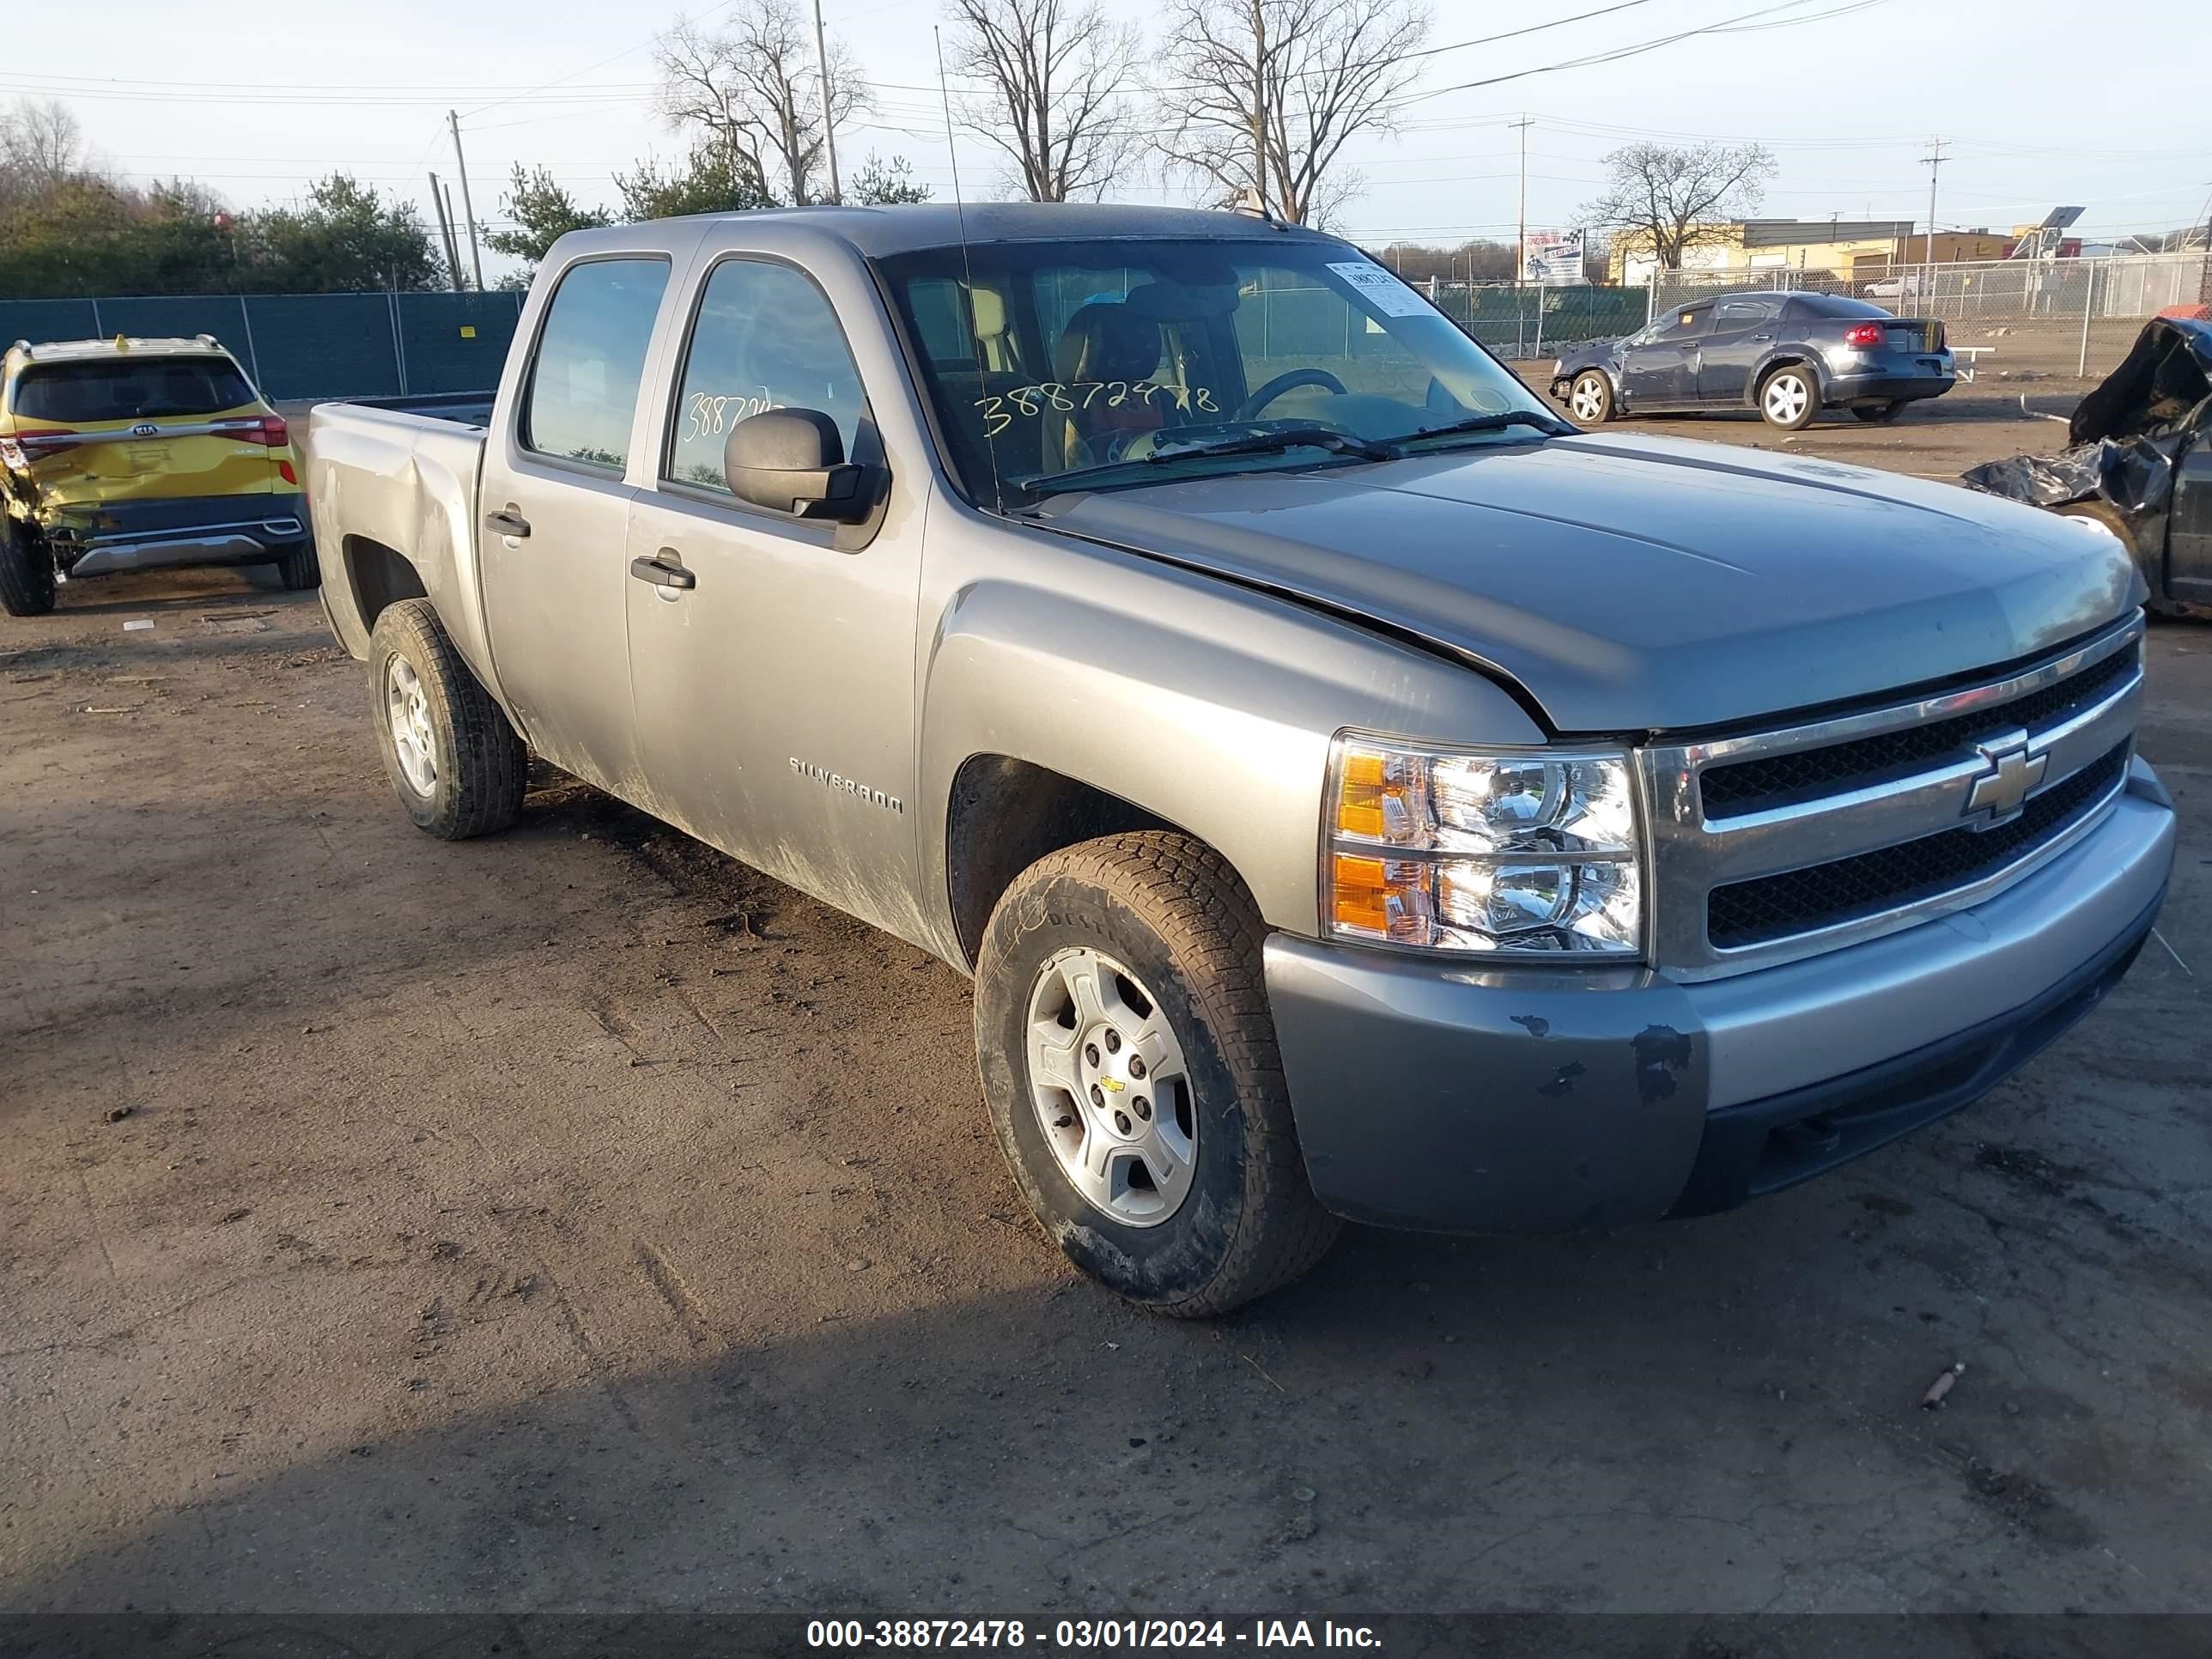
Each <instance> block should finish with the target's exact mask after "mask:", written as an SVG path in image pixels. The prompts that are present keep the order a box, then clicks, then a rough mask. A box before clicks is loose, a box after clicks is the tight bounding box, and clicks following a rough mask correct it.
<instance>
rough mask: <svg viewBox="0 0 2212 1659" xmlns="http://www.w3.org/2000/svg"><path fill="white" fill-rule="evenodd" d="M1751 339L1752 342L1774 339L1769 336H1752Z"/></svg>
mask: <svg viewBox="0 0 2212 1659" xmlns="http://www.w3.org/2000/svg"><path fill="white" fill-rule="evenodd" d="M1752 338H1753V339H1754V340H1771V339H1772V338H1773V336H1772V335H1771V334H1754V335H1753V336H1752Z"/></svg>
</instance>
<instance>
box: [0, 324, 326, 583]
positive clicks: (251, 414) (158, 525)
mask: <svg viewBox="0 0 2212 1659" xmlns="http://www.w3.org/2000/svg"><path fill="white" fill-rule="evenodd" d="M0 504H4V506H5V507H6V510H7V513H6V517H5V518H4V519H0V610H5V611H7V612H8V614H9V616H11V617H34V616H39V615H42V614H43V613H45V612H46V611H51V610H52V609H53V608H54V594H55V590H56V587H57V586H58V584H60V583H63V582H70V581H76V580H82V579H83V578H85V577H88V576H103V575H108V574H112V573H114V572H116V571H118V570H151V569H156V568H162V567H168V566H177V565H222V564H273V565H275V566H276V568H277V571H278V574H280V576H281V577H282V579H283V583H284V586H286V587H288V588H304V587H313V586H315V585H316V583H317V581H318V580H319V577H318V574H317V571H316V568H315V549H314V543H313V538H312V535H311V532H309V530H308V528H307V512H306V508H305V505H304V503H303V502H302V501H301V495H300V471H299V458H298V457H297V456H295V454H294V453H293V452H292V441H291V434H290V433H289V431H288V430H287V429H286V428H285V424H284V421H283V416H280V415H278V414H277V413H276V410H273V409H271V408H270V406H269V405H268V404H266V403H264V401H263V400H262V398H261V395H260V393H258V392H256V391H255V390H254V389H253V385H252V381H250V380H247V379H246V374H245V371H244V370H242V369H240V368H239V366H238V362H237V360H236V359H235V358H234V357H233V356H231V355H230V354H229V353H228V351H226V350H224V349H222V346H220V345H218V344H216V342H215V340H214V338H213V337H210V336H209V335H205V334H203V335H201V336H200V337H198V338H197V339H192V340H155V339H146V340H142V339H135V338H130V337H125V336H123V335H118V336H117V337H115V338H113V339H112V340H70V341H63V342H58V343H54V344H51V345H33V344H31V343H29V342H27V341H24V340H18V341H17V342H15V344H14V345H12V346H10V347H9V348H8V353H7V356H6V358H5V360H4V363H0Z"/></svg>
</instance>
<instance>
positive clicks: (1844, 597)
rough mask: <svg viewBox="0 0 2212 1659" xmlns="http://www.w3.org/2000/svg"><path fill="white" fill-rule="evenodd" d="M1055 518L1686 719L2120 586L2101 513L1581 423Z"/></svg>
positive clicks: (1126, 496)
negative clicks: (2074, 516)
mask: <svg viewBox="0 0 2212 1659" xmlns="http://www.w3.org/2000/svg"><path fill="white" fill-rule="evenodd" d="M1038 517H1039V518H1041V519H1042V520H1044V521H1045V522H1047V523H1049V524H1051V525H1053V526H1056V527H1057V528H1060V529H1062V530H1065V531H1067V532H1073V533H1074V534H1076V535H1079V536H1084V537H1086V538H1093V539H1096V540H1098V541H1102V542H1107V543H1110V544H1115V545H1118V546H1121V547H1126V548H1128V549H1131V550H1137V551H1140V552H1145V553H1149V554H1152V555H1155V556H1160V557H1164V558H1167V559H1170V560H1172V561H1174V562H1177V563H1180V564H1184V565H1188V566H1191V567H1194V568H1199V569H1202V570H1207V571H1212V572H1214V573H1216V574H1220V575H1224V576H1227V577H1231V578H1235V579H1237V580H1245V581H1249V582H1253V583H1255V584H1258V585H1260V586H1265V587H1268V588H1272V589H1275V590H1277V591H1279V592H1285V593H1288V594H1291V595H1292V596H1294V597H1297V598H1300V599H1307V600H1310V601H1315V602H1318V603H1321V604H1323V605H1328V606H1330V607H1332V608H1334V609H1337V610H1341V611H1349V612H1352V613H1354V614H1356V615H1358V616H1360V617H1367V618H1370V619H1371V620H1373V621H1375V622H1376V623H1382V624H1385V625H1387V626H1389V627H1390V628H1392V629H1398V630H1401V631H1403V632H1407V633H1411V634H1413V635H1418V636H1419V637H1421V638H1423V639H1425V640H1427V641H1431V642H1432V643H1433V644H1435V645H1437V646H1440V647H1445V648H1447V649H1449V650H1451V651H1453V652H1455V653H1461V654H1463V655H1465V656H1468V657H1469V658H1472V659H1475V660H1476V661H1478V662H1480V664H1482V665H1485V666H1486V668H1487V669H1488V670H1489V671H1492V673H1493V674H1496V675H1498V676H1500V677H1502V678H1506V679H1509V680H1511V681H1513V682H1515V683H1516V684H1519V685H1520V686H1521V687H1522V689H1523V690H1525V691H1526V692H1527V693H1528V696H1531V697H1533V698H1534V700H1535V702H1536V703H1537V704H1538V705H1539V707H1540V708H1541V709H1542V711H1543V713H1544V714H1545V715H1546V716H1547V718H1548V719H1549V720H1550V721H1551V723H1552V725H1553V727H1554V728H1555V729H1557V730H1558V731H1559V732H1632V731H1643V730H1668V729H1672V730H1684V729H1695V728H1699V727H1704V726H1723V725H1729V724H1733V723H1735V722H1738V721H1743V720H1755V719H1759V718H1761V717H1765V716H1771V715H1774V714H1780V713H1782V712H1784V711H1785V710H1797V709H1805V708H1814V707H1816V706H1819V705H1821V704H1826V703H1833V702H1847V701H1850V700H1853V699H1858V698H1864V697H1869V696H1877V695H1879V694H1881V693H1883V692H1886V691H1892V690H1898V689H1899V688H1901V687H1905V686H1911V685H1919V684H1927V683H1929V682H1933V681H1937V680H1942V679H1946V678H1950V677H1952V676H1954V675H1960V674H1965V673H1968V672H1971V671H1974V670H1977V669H1981V668H1987V667H1990V666H1993V665H1997V664H2002V663H2008V662H2012V661H2015V660H2017V659H2021V658H2022V657H2027V656H2031V655H2033V654H2034V653H2037V652H2039V651H2043V650H2045V649H2047V648H2050V647H2056V646H2057V645H2060V644H2062V643H2063V642H2065V641H2069V640H2071V639H2075V638H2077V637H2079V636H2080V635H2083V634H2086V633H2087V632H2089V631H2090V630H2092V629H2095V628H2096V627H2098V626H2099V625H2100V623H2106V622H2109V621H2112V620H2113V619H2115V618H2117V617H2120V616H2121V615H2123V614H2124V613H2125V612H2126V611H2128V610H2130V608H2132V607H2133V606H2136V605H2140V604H2141V603H2142V597H2143V588H2142V580H2141V578H2140V577H2139V576H2138V575H2137V574H2136V570H2135V567H2134V565H2133V563H2132V562H2131V561H2130V559H2129V558H2128V556H2127V555H2126V553H2125V551H2124V550H2123V549H2122V548H2121V546H2120V544H2119V543H2118V541H2117V539H2115V538H2113V537H2112V536H2110V535H2107V534H2104V533H2101V532H2098V531H2095V530H2093V529H2091V528H2089V527H2087V526H2084V525H2083V524H2081V523H2080V522H2078V521H2075V520H2067V519H2059V518H2056V517H2054V516H2052V515H2051V514H2049V513H2039V512H2036V511H2034V510H2033V509H2032V508H2027V507H2020V506H2017V505H2015V504H2013V503H2011V502H2008V501H1996V500H1992V499H1990V497H1988V496H1984V495H1973V494H1971V493H1969V492H1968V491H1966V490H1964V489H1959V488H1957V487H1955V486H1954V485H1949V484H1938V483H1926V482H1923V481H1920V480H1917V479H1913V478H1907V477H1900V476H1899V475H1898V474H1895V473H1889V472H1878V471H1870V470H1869V469H1867V468H1864V467H1857V466H1848V465H1839V464H1838V463H1835V462H1832V461H1824V460H1819V459H1814V458H1813V457H1810V456H1802V457H1801V456H1794V455H1773V454H1768V453H1764V452H1762V451H1759V450H1753V449H1735V448H1729V447H1721V446H1717V445H1712V444H1706V443H1701V442H1696V441H1688V440H1681V439H1667V438H1644V437H1629V436H1619V437H1616V436H1609V435H1597V434H1585V435H1581V436H1577V437H1570V438H1559V439H1553V440H1552V441H1548V442H1545V443H1541V444H1523V443H1514V444H1510V445H1506V444H1501V445H1491V446H1485V447H1474V448H1468V449H1462V450H1458V451H1454V452H1451V453H1446V454H1442V455H1429V456H1421V457H1417V458H1413V459H1406V460H1400V461H1388V462H1382V463H1377V464H1375V465H1363V466H1346V467H1334V468H1328V469H1323V470H1316V471H1297V472H1293V473H1285V472H1280V471H1269V472H1260V473H1244V474H1240V475H1237V476H1235V477H1217V478H1203V479H1194V480H1188V481H1185V482H1181V483H1164V484H1152V485H1146V486H1144V487H1142V488H1139V489H1127V490H1118V491H1105V492H1099V493H1096V494H1090V495H1068V496H1061V497H1058V498H1055V499H1054V500H1052V501H1048V502H1046V503H1045V504H1044V505H1043V507H1041V508H1040V509H1039V513H1038Z"/></svg>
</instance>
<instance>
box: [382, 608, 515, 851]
mask: <svg viewBox="0 0 2212 1659" xmlns="http://www.w3.org/2000/svg"><path fill="white" fill-rule="evenodd" d="M368 667H369V687H370V695H371V703H372V707H373V708H374V711H375V717H376V738H377V746H378V748H379V749H380V750H382V751H383V754H384V769H385V771H386V773H387V774H388V775H390V777H391V779H392V791H393V793H396V794H397V795H398V797H399V804H400V805H402V806H403V807H404V808H405V809H406V811H407V816H408V817H411V818H412V819H414V820H415V825H416V828H417V829H422V830H424V831H427V832H428V834H430V835H433V836H437V837H438V838H439V839H440V840H441V841H466V840H468V839H469V838H470V837H471V836H485V835H489V834H491V833H492V832H493V831H494V830H497V829H506V828H507V825H509V824H511V823H513V822H514V820H515V818H516V817H517V816H518V815H519V814H520V812H521V811H522V791H523V785H524V782H525V781H526V778H527V777H528V775H529V763H530V756H529V751H528V750H526V748H525V747H524V746H523V742H522V739H521V738H519V737H517V736H516V735H515V732H514V727H513V726H511V725H509V724H508V723H507V715H506V713H505V712H504V711H503V710H502V709H501V708H500V706H499V705H498V704H497V703H496V702H493V701H492V698H491V694H490V693H489V691H486V690H484V689H483V684H481V683H480V682H479V681H478V680H477V677H476V676H475V675H474V674H473V673H471V672H470V671H469V665H467V664H466V663H465V662H463V661H462V660H461V658H460V653H459V652H457V651H455V650H454V649H453V641H452V640H450V639H448V638H447V635H446V630H445V629H444V627H443V626H442V625H441V623H439V621H438V613H437V612H436V611H434V610H433V609H432V608H431V606H430V602H429V601H428V599H402V600H400V601H399V602H398V604H396V605H386V607H385V609H384V611H383V614H382V615H380V616H379V617H377V619H376V627H375V629H374V631H373V632H372V633H371V634H370V635H369V644H368ZM402 731H404V732H406V733H407V740H406V747H405V749H404V751H403V746H402V739H401V736H400V732H402ZM426 762H427V765H426Z"/></svg>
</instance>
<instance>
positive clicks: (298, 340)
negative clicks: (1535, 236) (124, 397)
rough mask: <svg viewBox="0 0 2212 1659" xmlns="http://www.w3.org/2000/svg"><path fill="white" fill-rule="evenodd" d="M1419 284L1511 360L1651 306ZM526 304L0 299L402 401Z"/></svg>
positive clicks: (1332, 325) (474, 368) (9, 333)
mask: <svg viewBox="0 0 2212 1659" xmlns="http://www.w3.org/2000/svg"><path fill="white" fill-rule="evenodd" d="M1421 287H1422V291H1423V292H1424V293H1426V294H1428V295H1429V298H1430V299H1431V301H1433V302H1434V303H1435V304H1436V305H1437V307H1440V308H1441V309H1442V310H1443V312H1444V313H1445V314H1446V315H1447V316H1449V317H1450V318H1451V319H1453V320H1454V321H1455V322H1456V323H1458V324H1459V325H1461V326H1462V328H1464V329H1466V330H1467V331H1468V333H1470V334H1472V335H1473V336H1474V337H1475V338H1476V339H1478V340H1480V341H1481V342H1482V343H1483V344H1485V345H1486V346H1488V347H1489V348H1490V349H1492V351H1495V352H1497V353H1498V354H1499V355H1500V356H1505V357H1516V356H1535V355H1537V352H1538V349H1539V348H1540V347H1541V350H1542V353H1543V355H1545V356H1549V355H1551V353H1552V351H1553V349H1554V348H1555V347H1557V346H1562V345H1567V344H1571V343H1574V342H1576V341H1579V340H1589V339H1598V338H1603V337H1610V336H1613V335H1619V334H1627V333H1631V332H1632V331H1635V330H1637V329H1639V328H1641V327H1643V326H1644V319H1645V318H1646V316H1647V314H1648V307H1649V306H1650V296H1649V295H1647V294H1646V293H1645V291H1644V289H1640V288H1630V289H1618V288H1613V289H1607V288H1549V289H1538V288H1534V287H1525V286H1523V287H1516V286H1514V285H1512V284H1504V285H1498V286H1489V285H1484V284H1474V285H1469V284H1468V283H1437V284H1436V285H1435V287H1434V289H1433V291H1431V289H1430V288H1429V286H1428V285H1426V284H1423V285H1421ZM1075 297H1076V298H1077V299H1080V298H1082V297H1087V296H1075ZM1258 297H1259V298H1260V300H1261V304H1260V305H1259V306H1258V307H1256V308H1254V309H1252V310H1251V311H1250V312H1249V314H1243V315H1240V316H1239V318H1238V319H1237V326H1238V328H1239V329H1240V330H1241V331H1246V332H1247V333H1249V334H1251V335H1253V336H1255V337H1256V338H1257V339H1258V341H1259V343H1261V346H1262V347H1263V348H1264V349H1262V350H1261V355H1262V356H1271V355H1282V354H1285V353H1288V354H1292V355H1295V354H1296V353H1297V351H1298V350H1300V349H1311V350H1313V351H1318V352H1322V353H1329V352H1337V353H1342V354H1345V355H1357V354H1358V352H1359V351H1360V350H1361V349H1363V347H1365V346H1370V345H1374V344H1375V342H1370V341H1367V340H1365V339H1364V337H1361V338H1347V337H1345V336H1346V325H1345V315H1346V313H1345V311H1344V307H1343V306H1342V305H1341V304H1340V303H1332V302H1329V296H1328V295H1325V294H1324V293H1322V292H1321V291H1318V290H1316V291H1312V292H1307V291H1304V290H1299V289H1286V290H1281V291H1277V292H1271V293H1268V294H1265V295H1260V296H1258ZM1540 307H1541V311H1542V322H1541V331H1540V327H1539V323H1538V311H1539V308H1540ZM521 309H522V295H521V294H520V292H519V291H507V290H501V291H498V292H495V293H490V294H247V295H229V294H195V295H177V296H175V297H173V298H167V299H164V298H160V297H140V298H122V299H106V300H0V342H5V341H9V340H29V341H31V342H33V343H37V342H39V341H41V340H85V339H100V338H105V337H108V336H111V335H115V334H136V335H141V336H148V335H183V336H185V337H191V336H192V335H195V334H212V335H213V336H215V337H216V339H218V340H220V341H221V342H222V343H223V344H224V345H225V346H227V347H228V348H229V349H230V351H231V353H232V354H233V355H234V356H236V357H237V359H238V361H239V362H241V363H243V364H244V365H245V366H246V372H247V373H248V374H251V375H252V377H253V379H254V381H255V383H256V384H258V386H260V387H261V390H262V392H263V394H264V396H266V397H269V398H273V399H275V400H276V401H279V402H286V401H290V400H293V399H301V398H395V397H402V396H406V395H410V394H414V395H421V394H424V393H429V392H488V391H489V390H490V389H491V388H493V387H494V386H497V385H498V384H499V374H500V369H501V367H502V366H503V365H504V364H505V363H506V362H507V344H508V343H509V342H510V341H511V340H512V339H513V337H514V325H515V319H516V318H517V317H518V316H519V315H520V313H521ZM1324 336H1326V337H1324ZM1248 343H1250V342H1248Z"/></svg>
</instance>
